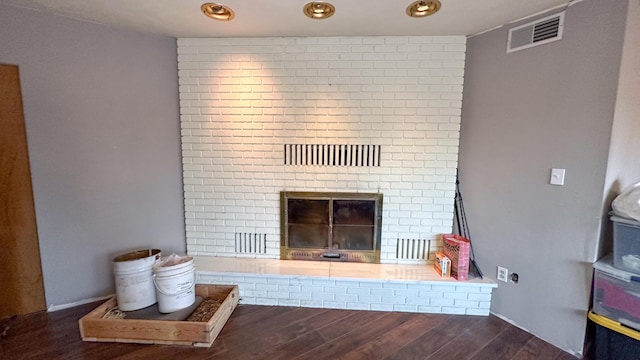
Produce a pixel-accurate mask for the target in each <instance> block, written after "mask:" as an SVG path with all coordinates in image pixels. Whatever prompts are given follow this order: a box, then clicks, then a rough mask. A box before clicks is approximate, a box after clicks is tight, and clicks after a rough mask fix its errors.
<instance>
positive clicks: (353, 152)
mask: <svg viewBox="0 0 640 360" xmlns="http://www.w3.org/2000/svg"><path fill="white" fill-rule="evenodd" d="M284 164H285V165H321V166H368V167H374V166H375V167H379V166H380V145H357V144H356V145H354V144H285V145H284Z"/></svg>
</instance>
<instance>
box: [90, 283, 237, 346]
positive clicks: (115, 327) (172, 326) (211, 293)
mask: <svg viewBox="0 0 640 360" xmlns="http://www.w3.org/2000/svg"><path fill="white" fill-rule="evenodd" d="M195 290H196V296H202V297H203V298H204V299H215V300H219V301H222V304H221V305H220V307H219V308H218V310H216V312H215V313H214V314H213V315H212V316H211V318H210V319H209V320H208V321H207V322H197V321H167V320H139V319H104V318H103V317H104V316H105V314H107V313H108V312H109V311H110V310H112V309H114V308H117V303H116V298H115V296H114V297H113V298H111V299H109V300H107V302H105V303H104V304H102V305H100V306H98V307H97V308H96V309H94V310H93V311H91V312H90V313H89V314H87V315H85V316H84V317H83V318H82V319H80V320H79V321H78V324H79V326H80V335H81V336H82V340H84V341H97V342H123V343H139V344H164V345H189V346H199V347H210V346H211V344H213V341H214V340H215V339H216V337H217V336H218V334H220V331H222V328H223V327H224V325H225V324H226V323H227V320H228V319H229V317H230V316H231V313H232V312H233V310H234V309H235V308H236V306H237V305H238V300H239V297H238V286H237V285H205V284H196V289H195Z"/></svg>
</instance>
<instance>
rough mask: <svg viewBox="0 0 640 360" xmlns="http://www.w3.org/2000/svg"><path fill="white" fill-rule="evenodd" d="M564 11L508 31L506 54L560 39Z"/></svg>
mask: <svg viewBox="0 0 640 360" xmlns="http://www.w3.org/2000/svg"><path fill="white" fill-rule="evenodd" d="M563 24H564V11H563V12H561V13H558V14H554V15H551V16H547V17H545V18H542V19H538V20H536V21H533V22H530V23H527V24H524V25H520V26H518V27H514V28H512V29H510V30H509V39H508V41H507V53H510V52H514V51H518V50H523V49H528V48H530V47H533V46H538V45H542V44H547V43H550V42H553V41H557V40H560V39H562V28H563Z"/></svg>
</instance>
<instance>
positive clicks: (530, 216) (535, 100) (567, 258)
mask: <svg viewBox="0 0 640 360" xmlns="http://www.w3.org/2000/svg"><path fill="white" fill-rule="evenodd" d="M626 8H627V1H619V0H604V1H584V2H579V3H577V4H575V5H573V6H570V7H569V8H568V9H567V12H566V16H565V24H564V36H563V39H562V40H561V41H557V42H554V43H550V44H546V45H542V46H538V47H534V48H531V49H527V50H523V51H518V52H514V53H511V54H507V53H506V42H507V36H508V29H509V28H511V27H513V26H516V25H519V24H521V23H525V22H529V21H531V20H533V19H527V20H524V21H522V22H521V23H516V24H511V25H509V26H505V27H502V28H499V29H495V30H493V31H490V32H487V33H484V34H481V35H478V36H474V37H472V38H470V39H469V41H468V46H467V62H466V63H467V67H466V72H465V88H464V100H463V112H462V128H461V140H460V142H461V146H460V165H459V166H460V181H461V190H462V194H463V198H464V200H465V207H466V211H467V216H468V221H469V227H470V230H471V238H472V243H473V244H474V249H475V255H476V257H477V260H478V263H479V265H480V267H481V269H482V270H483V271H484V272H485V274H486V275H487V276H488V277H490V278H494V279H495V275H496V266H498V265H500V266H504V267H506V268H508V269H509V271H510V272H517V273H518V274H519V275H520V281H519V283H518V284H514V283H509V284H505V283H499V287H498V289H496V290H495V292H494V297H493V302H492V307H491V310H492V312H494V313H496V314H498V315H500V316H502V317H505V318H507V319H509V320H511V321H513V322H514V323H515V324H517V325H518V326H521V327H522V328H524V329H526V330H528V331H530V332H531V333H533V334H534V335H536V336H539V337H541V338H542V339H544V340H547V341H549V342H551V343H552V344H555V345H557V346H559V347H561V348H563V349H565V350H567V351H570V352H572V353H576V354H577V353H581V352H582V347H583V339H584V334H585V326H586V321H587V317H586V315H587V310H588V308H589V297H590V287H591V277H592V269H591V263H592V261H594V260H595V259H596V258H597V255H598V254H597V253H596V248H597V246H598V243H599V236H600V224H601V221H602V216H601V214H602V210H601V209H602V201H603V192H604V182H605V174H606V170H607V158H608V152H609V141H610V137H611V131H612V123H613V117H614V108H615V102H616V90H617V86H618V70H619V67H620V66H619V65H620V57H621V50H622V44H623V33H624V24H625V19H626V17H625V16H626ZM603 9H604V11H603ZM555 12H557V11H552V12H550V13H548V14H543V15H541V17H542V16H545V15H549V14H552V13H555ZM554 167H556V168H565V169H566V180H565V185H564V186H554V185H549V175H550V174H549V173H550V169H551V168H554Z"/></svg>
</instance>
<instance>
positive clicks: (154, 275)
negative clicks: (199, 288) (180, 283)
mask: <svg viewBox="0 0 640 360" xmlns="http://www.w3.org/2000/svg"><path fill="white" fill-rule="evenodd" d="M151 278H152V279H153V285H155V286H156V289H157V290H158V292H159V293H160V294H162V295H166V296H176V295H181V294H184V293H187V292H189V291H191V288H192V287H193V282H192V281H191V282H190V284H189V287H188V288H186V289H185V290H182V291H178V292H175V293H173V294H169V293H166V292H164V291H162V289H160V286H158V283H157V282H156V274H153V276H152V277H151Z"/></svg>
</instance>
